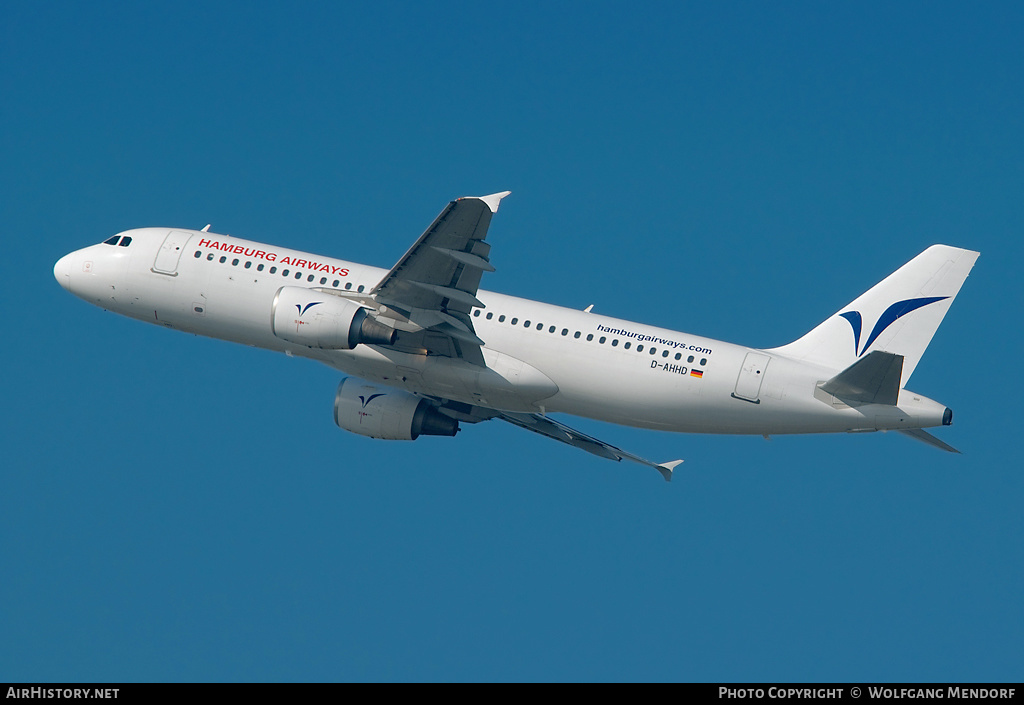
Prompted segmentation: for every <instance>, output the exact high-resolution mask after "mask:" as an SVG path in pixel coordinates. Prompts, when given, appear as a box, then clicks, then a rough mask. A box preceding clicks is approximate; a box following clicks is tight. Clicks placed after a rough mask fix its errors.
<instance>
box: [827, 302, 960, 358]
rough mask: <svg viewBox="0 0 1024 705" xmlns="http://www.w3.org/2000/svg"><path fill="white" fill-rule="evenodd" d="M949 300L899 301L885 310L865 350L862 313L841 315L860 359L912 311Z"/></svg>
mask: <svg viewBox="0 0 1024 705" xmlns="http://www.w3.org/2000/svg"><path fill="white" fill-rule="evenodd" d="M948 298H949V297H948V296H926V297H923V298H920V299H904V300H903V301H897V302H896V303H894V304H893V305H892V306H890V307H889V308H887V309H885V311H884V312H883V313H882V315H881V316H879V317H878V322H877V323H875V327H874V328H872V329H871V335H869V336H868V340H867V342H866V343H864V347H863V348H861V347H860V333H861V327H862V323H863V319H862V317H861V315H860V311H845V312H844V313H840V314H839V315H840V316H841V317H842V318H845V319H846V321H847V322H848V323H849V324H850V327H851V328H852V329H853V354H854V355H856V356H857V357H860V356H861V355H863V354H864V353H865V352H867V350H868V348H870V347H871V344H872V343H873V342H875V340H876V339H877V338H878V336H880V335H881V334H882V333H884V332H885V329H886V328H888V327H889V326H891V325H892V324H893V323H895V322H896V321H898V320H899V319H900V318H902V317H903V316H906V315H907V314H908V313H911V312H912V311H916V310H917V309H919V308H922V307H924V306H927V305H928V304H933V303H935V302H936V301H944V300H945V299H948Z"/></svg>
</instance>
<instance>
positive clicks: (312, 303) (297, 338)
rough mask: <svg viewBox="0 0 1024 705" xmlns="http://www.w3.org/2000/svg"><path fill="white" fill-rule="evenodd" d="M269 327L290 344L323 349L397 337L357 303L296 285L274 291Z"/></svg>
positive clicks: (387, 342) (379, 342) (348, 347)
mask: <svg viewBox="0 0 1024 705" xmlns="http://www.w3.org/2000/svg"><path fill="white" fill-rule="evenodd" d="M270 328H271V330H272V331H273V333H274V335H276V336H277V337H278V338H281V339H282V340H287V341H288V342H289V343H298V344H299V345H305V346H306V347H310V348H323V349H326V350H351V349H352V348H354V347H355V346H357V345H359V344H360V343H364V344H366V345H392V344H393V343H394V342H395V336H396V332H395V329H394V328H392V327H391V326H388V325H385V324H383V323H381V322H380V321H377V320H375V319H374V318H373V317H372V316H370V315H369V312H368V310H367V309H366V308H365V307H363V306H360V305H359V304H357V303H356V302H354V301H350V300H349V299H345V298H342V297H340V296H334V295H333V294H325V293H323V292H319V291H316V290H314V289H303V288H302V287H298V286H283V287H281V288H280V289H278V290H277V296H275V297H274V304H273V306H272V307H271V311H270Z"/></svg>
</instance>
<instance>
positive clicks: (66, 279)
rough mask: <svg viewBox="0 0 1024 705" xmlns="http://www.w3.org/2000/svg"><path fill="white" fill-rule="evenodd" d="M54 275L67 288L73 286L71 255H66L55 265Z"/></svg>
mask: <svg viewBox="0 0 1024 705" xmlns="http://www.w3.org/2000/svg"><path fill="white" fill-rule="evenodd" d="M53 277H54V279H56V280H57V283H58V284H60V285H61V286H62V287H64V288H65V289H67V288H68V287H70V286H71V255H64V256H63V257H61V258H60V259H59V260H57V264H55V265H53Z"/></svg>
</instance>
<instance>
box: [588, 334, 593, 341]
mask: <svg viewBox="0 0 1024 705" xmlns="http://www.w3.org/2000/svg"><path fill="white" fill-rule="evenodd" d="M593 339H594V334H593V333H587V342H588V343H589V342H590V341H591V340H593Z"/></svg>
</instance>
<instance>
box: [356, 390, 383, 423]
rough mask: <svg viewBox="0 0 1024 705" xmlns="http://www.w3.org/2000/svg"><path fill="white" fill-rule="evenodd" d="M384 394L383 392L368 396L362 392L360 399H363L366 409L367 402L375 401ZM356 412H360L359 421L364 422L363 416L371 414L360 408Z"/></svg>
mask: <svg viewBox="0 0 1024 705" xmlns="http://www.w3.org/2000/svg"><path fill="white" fill-rule="evenodd" d="M382 396H384V395H383V394H371V395H370V396H368V397H364V396H363V395H362V394H360V395H359V401H361V402H362V403H363V409H365V408H366V405H367V404H369V403H370V402H371V401H373V400H374V399H376V398H377V397H382ZM356 413H357V414H359V423H362V422H363V417H364V416H369V414H368V413H366V412H365V411H362V410H360V411H358V412H356Z"/></svg>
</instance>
